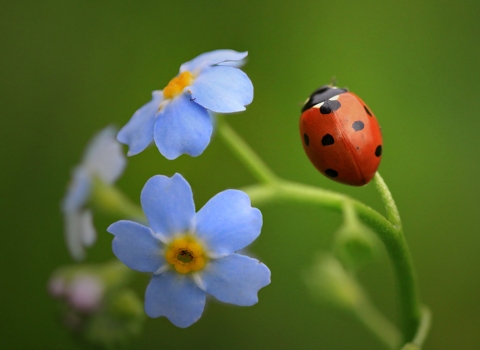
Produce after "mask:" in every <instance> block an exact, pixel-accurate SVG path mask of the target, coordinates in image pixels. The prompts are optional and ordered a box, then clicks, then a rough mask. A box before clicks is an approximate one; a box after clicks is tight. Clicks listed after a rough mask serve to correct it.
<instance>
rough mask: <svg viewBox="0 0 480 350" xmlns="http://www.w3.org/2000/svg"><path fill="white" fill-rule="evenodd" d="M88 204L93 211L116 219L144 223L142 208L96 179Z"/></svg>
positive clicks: (114, 188) (115, 189) (113, 187)
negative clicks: (127, 219) (95, 210)
mask: <svg viewBox="0 0 480 350" xmlns="http://www.w3.org/2000/svg"><path fill="white" fill-rule="evenodd" d="M90 203H91V205H92V206H93V207H94V208H95V209H97V210H99V211H102V212H104V213H107V214H109V215H112V216H114V217H116V218H119V219H125V218H129V219H132V220H134V221H138V222H146V218H145V214H144V213H143V211H142V208H140V207H139V206H138V205H137V204H135V203H133V202H132V201H131V200H130V199H129V198H128V197H127V196H126V195H125V194H124V193H123V192H121V191H120V190H119V189H118V188H116V187H115V186H113V185H108V184H106V183H104V182H103V181H101V180H100V179H97V178H96V179H94V183H93V190H92V196H91V199H90Z"/></svg>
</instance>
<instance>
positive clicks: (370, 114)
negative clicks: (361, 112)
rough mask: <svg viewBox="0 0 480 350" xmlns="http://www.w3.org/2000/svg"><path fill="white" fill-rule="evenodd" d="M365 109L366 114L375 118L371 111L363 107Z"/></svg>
mask: <svg viewBox="0 0 480 350" xmlns="http://www.w3.org/2000/svg"><path fill="white" fill-rule="evenodd" d="M363 108H365V112H367V114H368V115H369V116H370V117H373V115H372V112H370V110H369V109H368V107H367V106H365V105H363Z"/></svg>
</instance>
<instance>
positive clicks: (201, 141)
mask: <svg viewBox="0 0 480 350" xmlns="http://www.w3.org/2000/svg"><path fill="white" fill-rule="evenodd" d="M232 69H233V68H232ZM212 129H213V126H212V120H211V118H210V115H209V114H208V112H207V111H206V110H205V108H203V107H201V106H200V105H198V104H196V103H195V102H193V101H191V100H190V98H189V97H188V96H186V95H185V94H182V95H180V96H178V97H175V98H174V99H173V100H172V101H171V102H170V103H168V104H167V105H166V106H165V107H164V108H163V109H162V111H161V112H160V113H159V114H158V116H157V121H156V122H155V132H154V134H155V143H156V145H157V147H158V149H159V150H160V153H161V154H163V156H164V157H165V158H167V159H175V158H177V157H178V156H180V155H182V154H189V155H191V156H192V157H196V156H198V155H200V154H202V152H203V151H204V150H205V148H207V146H208V144H209V143H210V137H211V136H212Z"/></svg>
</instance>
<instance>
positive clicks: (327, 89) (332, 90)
mask: <svg viewBox="0 0 480 350" xmlns="http://www.w3.org/2000/svg"><path fill="white" fill-rule="evenodd" d="M347 91H348V90H347V89H345V88H343V89H341V88H338V87H336V86H330V85H323V86H322V87H320V88H318V89H317V90H315V91H314V92H313V93H312V94H311V95H310V97H309V98H308V101H307V102H305V104H304V105H303V107H302V113H303V112H304V111H306V110H307V109H309V108H311V107H313V106H315V105H316V104H318V103H320V102H323V101H326V100H328V99H329V98H331V97H333V96H336V95H339V94H341V93H344V92H347Z"/></svg>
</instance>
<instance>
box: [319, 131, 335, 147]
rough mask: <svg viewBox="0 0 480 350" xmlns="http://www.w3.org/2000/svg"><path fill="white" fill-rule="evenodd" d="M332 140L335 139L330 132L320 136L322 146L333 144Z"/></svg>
mask: <svg viewBox="0 0 480 350" xmlns="http://www.w3.org/2000/svg"><path fill="white" fill-rule="evenodd" d="M334 142H335V139H334V138H333V136H332V135H330V134H326V135H325V136H323V137H322V145H323V146H330V145H333V143H334Z"/></svg>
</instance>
